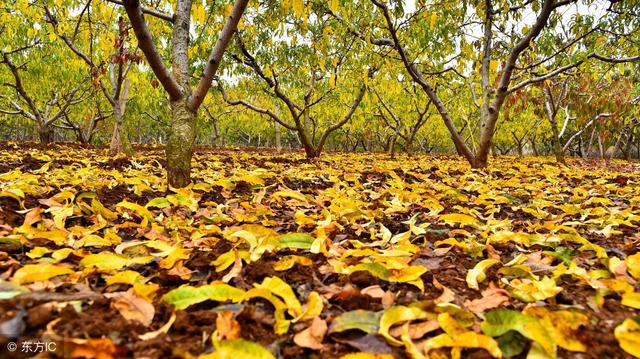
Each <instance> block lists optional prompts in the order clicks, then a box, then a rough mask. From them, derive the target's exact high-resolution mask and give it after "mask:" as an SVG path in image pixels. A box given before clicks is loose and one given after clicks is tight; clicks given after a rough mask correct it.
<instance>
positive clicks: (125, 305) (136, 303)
mask: <svg viewBox="0 0 640 359" xmlns="http://www.w3.org/2000/svg"><path fill="white" fill-rule="evenodd" d="M104 296H105V297H107V298H111V300H112V301H111V306H112V307H114V308H116V309H117V310H118V312H120V315H122V316H123V317H124V318H125V319H126V320H131V321H136V322H139V323H141V324H142V325H144V326H149V324H151V322H152V321H153V317H154V315H155V308H154V306H153V304H151V303H149V302H148V301H146V300H145V299H143V298H141V297H138V296H137V295H135V294H133V292H132V290H128V291H126V292H114V293H105V295H104Z"/></svg>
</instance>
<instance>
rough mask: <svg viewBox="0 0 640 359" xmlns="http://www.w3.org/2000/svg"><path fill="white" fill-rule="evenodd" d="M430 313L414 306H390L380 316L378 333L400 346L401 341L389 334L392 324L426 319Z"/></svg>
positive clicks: (392, 343)
mask: <svg viewBox="0 0 640 359" xmlns="http://www.w3.org/2000/svg"><path fill="white" fill-rule="evenodd" d="M429 316H430V314H429V313H427V312H425V311H424V310H422V309H420V308H416V307H405V306H395V307H391V308H389V309H388V310H386V311H385V312H384V314H382V317H381V318H380V329H379V330H378V334H380V335H382V336H383V337H384V338H385V339H386V340H387V342H389V344H391V345H395V346H401V345H402V342H401V341H399V340H397V339H396V338H394V337H392V336H391V334H389V329H390V328H391V327H392V326H393V325H397V324H400V323H403V322H406V321H411V320H417V319H426V318H429Z"/></svg>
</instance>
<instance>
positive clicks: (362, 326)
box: [329, 309, 383, 334]
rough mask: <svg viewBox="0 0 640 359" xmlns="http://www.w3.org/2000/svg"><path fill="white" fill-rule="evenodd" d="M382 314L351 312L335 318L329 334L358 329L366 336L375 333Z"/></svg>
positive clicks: (358, 310)
mask: <svg viewBox="0 0 640 359" xmlns="http://www.w3.org/2000/svg"><path fill="white" fill-rule="evenodd" d="M382 313H383V312H381V311H380V312H371V311H368V310H364V309H357V310H352V311H350V312H345V313H342V314H341V315H339V316H337V317H336V318H335V319H334V320H333V322H332V323H331V328H330V329H329V333H340V332H344V331H347V330H352V329H358V330H361V331H363V332H365V333H367V334H371V333H375V332H377V331H378V329H379V327H380V317H382Z"/></svg>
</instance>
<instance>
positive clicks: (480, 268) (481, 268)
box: [467, 259, 500, 289]
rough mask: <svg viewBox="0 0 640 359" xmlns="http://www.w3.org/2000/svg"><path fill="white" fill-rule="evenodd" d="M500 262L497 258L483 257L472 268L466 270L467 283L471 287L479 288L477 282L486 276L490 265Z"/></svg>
mask: <svg viewBox="0 0 640 359" xmlns="http://www.w3.org/2000/svg"><path fill="white" fill-rule="evenodd" d="M497 263H500V261H499V260H497V259H485V260H482V261H480V262H478V264H476V265H475V266H474V267H473V269H470V270H469V271H468V272H467V284H468V285H469V288H471V289H480V288H479V287H478V282H482V281H484V280H485V278H486V277H487V274H486V273H485V272H486V271H487V269H489V268H490V267H491V266H493V265H495V264H497Z"/></svg>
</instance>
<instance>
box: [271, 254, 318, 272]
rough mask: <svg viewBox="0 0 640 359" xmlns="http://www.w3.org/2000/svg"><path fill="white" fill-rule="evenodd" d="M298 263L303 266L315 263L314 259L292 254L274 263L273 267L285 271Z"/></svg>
mask: <svg viewBox="0 0 640 359" xmlns="http://www.w3.org/2000/svg"><path fill="white" fill-rule="evenodd" d="M296 264H299V265H302V266H310V265H313V261H312V260H311V259H309V258H307V257H303V256H296V255H291V256H286V257H283V258H281V259H280V260H278V261H277V262H276V263H274V264H273V269H275V270H277V271H284V270H288V269H291V268H293V266H294V265H296Z"/></svg>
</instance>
